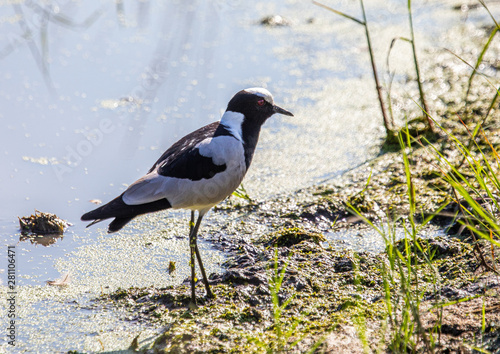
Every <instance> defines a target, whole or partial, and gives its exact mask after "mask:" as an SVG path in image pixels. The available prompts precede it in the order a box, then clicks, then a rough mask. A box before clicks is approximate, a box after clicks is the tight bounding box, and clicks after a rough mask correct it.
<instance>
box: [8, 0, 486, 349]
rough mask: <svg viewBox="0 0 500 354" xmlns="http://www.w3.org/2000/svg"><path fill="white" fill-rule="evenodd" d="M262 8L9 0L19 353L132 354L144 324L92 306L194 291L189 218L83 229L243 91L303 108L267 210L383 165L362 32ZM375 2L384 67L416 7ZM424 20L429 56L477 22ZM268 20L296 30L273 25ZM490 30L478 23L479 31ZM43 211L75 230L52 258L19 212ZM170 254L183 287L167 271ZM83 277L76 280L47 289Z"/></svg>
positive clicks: (261, 186) (285, 138)
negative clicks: (29, 237) (26, 234)
mask: <svg viewBox="0 0 500 354" xmlns="http://www.w3.org/2000/svg"><path fill="white" fill-rule="evenodd" d="M248 4H249V3H248V2H243V1H232V2H228V3H226V2H223V1H215V2H214V1H211V2H209V1H201V0H198V1H197V0H192V1H164V2H160V1H158V2H157V1H147V0H146V1H138V2H134V1H125V2H123V3H118V4H116V3H114V2H111V1H109V2H102V1H85V2H83V1H76V0H66V1H57V2H40V3H38V2H34V1H28V0H26V1H21V2H18V1H13V0H12V1H9V0H8V1H4V2H0V102H1V107H2V109H1V111H0V121H1V122H2V125H1V127H2V129H1V130H0V141H2V145H3V147H4V148H3V151H1V152H0V165H1V166H2V168H1V169H0V198H1V199H0V200H1V203H0V235H1V239H2V245H3V247H4V249H5V250H6V246H7V245H16V251H17V271H18V279H17V280H18V284H19V285H21V288H19V299H18V303H20V304H22V305H21V307H20V308H19V311H20V312H19V313H18V316H19V317H20V323H21V327H20V329H19V332H18V342H19V343H18V344H19V346H18V347H17V348H18V349H19V350H30V349H33V348H38V349H37V350H38V351H50V350H61V351H63V350H68V349H77V350H88V351H99V350H103V349H106V350H117V349H120V348H126V347H128V345H129V344H130V342H131V340H132V339H133V337H134V336H135V334H136V333H138V332H139V331H141V330H143V328H142V327H141V326H137V325H134V327H130V326H127V324H126V323H124V322H123V321H120V320H119V319H120V316H121V314H120V313H119V310H114V309H106V310H103V309H100V310H92V309H91V308H88V306H87V305H86V304H87V303H88V301H89V300H90V299H92V298H93V297H95V296H98V295H99V294H100V293H102V292H109V291H113V290H114V289H116V288H118V287H129V286H161V285H166V284H170V283H180V282H181V281H182V280H184V279H185V278H186V276H187V274H188V269H187V256H186V254H187V250H188V249H187V240H186V238H185V233H186V231H187V222H186V218H187V216H188V215H187V213H185V212H176V213H166V214H155V215H152V216H149V217H145V218H142V219H140V220H139V221H138V222H136V223H134V224H133V225H132V226H131V227H130V228H128V229H126V230H125V231H123V232H120V233H119V234H115V235H112V236H108V235H106V234H105V232H104V228H105V225H102V224H101V225H99V227H97V226H94V227H93V228H92V229H87V230H86V229H85V228H84V226H85V225H84V224H83V223H81V222H80V221H79V217H80V215H81V214H82V213H84V212H86V211H88V210H90V209H92V208H93V207H95V205H94V204H92V203H90V202H89V201H90V200H92V199H100V200H102V201H103V202H106V201H108V200H110V199H111V198H113V197H115V196H116V195H118V194H120V193H121V192H122V191H123V190H124V189H125V188H126V186H127V184H129V183H131V182H133V181H134V180H135V179H137V178H138V177H140V176H142V175H143V174H144V172H146V171H147V170H148V169H149V168H150V167H151V165H152V164H153V162H154V161H156V159H157V158H158V157H159V156H160V155H161V153H162V152H163V151H164V150H165V149H166V148H168V147H169V146H170V145H171V144H172V143H174V142H175V141H176V140H177V139H178V138H180V137H182V136H183V135H185V134H186V133H189V132H190V131H192V130H194V129H196V128H198V127H200V126H202V125H204V124H208V123H210V122H212V121H214V120H217V119H218V118H219V117H220V115H221V113H222V112H223V111H224V109H225V105H226V104H227V102H228V100H229V99H230V98H231V96H232V95H233V94H234V93H236V92H237V91H239V90H240V89H242V88H246V87H252V86H264V87H267V88H268V89H269V90H270V91H271V92H272V93H273V94H274V96H275V101H276V102H277V103H278V104H279V105H280V106H282V107H284V108H286V109H288V110H290V111H292V112H293V113H294V114H295V117H284V116H275V117H273V118H272V119H271V120H270V121H269V122H268V123H266V126H265V127H264V129H263V131H262V135H261V140H260V142H259V146H258V150H257V152H256V156H255V158H254V161H253V165H252V168H251V169H250V171H249V174H248V175H247V177H246V180H245V182H244V183H245V187H246V189H247V191H248V192H249V194H250V195H251V196H252V197H254V198H270V197H272V196H273V195H276V194H279V193H286V192H290V191H293V190H295V189H297V188H302V187H304V186H307V185H311V184H314V183H317V182H319V181H322V180H324V179H328V178H332V177H333V176H335V175H338V174H339V173H341V172H342V171H345V170H346V169H349V168H350V167H352V166H355V165H357V164H360V163H362V162H363V161H366V160H367V159H369V158H371V157H373V156H374V155H375V154H376V153H377V150H376V146H378V144H379V141H380V138H381V137H382V136H383V129H382V128H381V119H380V117H379V116H380V114H379V112H378V105H377V102H376V96H375V93H374V90H373V82H372V78H371V74H370V71H369V64H368V63H369V62H368V54H367V51H366V45H365V42H364V40H363V32H362V29H361V28H359V27H358V26H357V25H355V24H353V23H350V22H349V21H346V20H344V19H341V18H339V17H336V16H335V15H333V14H331V13H328V12H326V11H325V10H323V9H320V8H318V7H316V6H313V5H311V4H310V3H308V2H299V1H288V2H285V1H275V2H272V3H269V2H258V3H255V4H254V5H252V6H251V7H249V5H248ZM335 6H338V8H339V9H340V10H343V11H346V12H349V13H353V14H356V13H358V11H359V9H358V8H357V6H354V5H353V4H351V2H341V3H340V4H336V5H335ZM370 6H371V10H370V11H369V14H370V21H372V22H371V23H373V26H372V31H377V33H378V35H377V36H375V37H374V47H375V48H376V56H377V60H379V62H383V61H384V60H385V57H384V56H385V55H386V49H387V45H388V43H389V42H390V39H391V38H392V37H394V36H395V35H401V33H406V31H407V22H406V21H407V19H406V15H405V8H404V7H402V6H401V5H400V4H399V2H397V1H389V2H386V1H384V2H379V1H374V2H373V4H370ZM419 6H420V7H419ZM414 13H415V17H416V18H415V26H416V28H419V29H425V32H424V31H422V30H419V31H418V33H417V36H418V37H417V38H418V40H419V41H420V43H421V44H422V46H425V45H429V44H430V43H440V41H441V40H442V38H443V37H442V34H443V33H444V31H445V28H449V27H451V26H452V25H455V24H460V23H461V22H463V21H465V17H464V15H463V14H461V13H459V12H455V11H451V10H450V7H449V6H448V5H443V4H441V2H433V1H431V2H428V3H426V4H425V5H418V4H417V5H415V9H414ZM270 14H280V15H282V16H284V17H286V18H288V19H290V20H291V21H292V25H291V26H287V27H278V28H266V27H262V26H259V25H258V21H259V19H261V18H262V17H263V16H266V15H270ZM474 16H475V17H474ZM473 17H474V18H473ZM484 19H487V17H486V16H484V15H483V14H480V13H479V12H474V13H471V14H470V17H469V18H468V19H467V20H468V21H471V20H484ZM437 20H439V21H437ZM407 49H408V48H404V47H403V46H402V47H401V49H400V50H398V51H396V53H395V54H394V61H395V62H396V63H395V64H394V68H395V69H396V70H401V71H403V70H406V69H407V64H408V61H407V60H406V61H405V60H403V61H402V62H403V63H402V64H401V61H400V62H399V66H398V64H397V62H398V60H397V59H398V58H400V57H405V56H406V55H408V52H407ZM406 58H407V56H406ZM405 63H406V64H405ZM35 209H38V210H41V211H44V212H52V213H55V214H57V215H58V216H59V217H61V218H63V219H66V220H68V221H70V222H71V223H73V226H71V227H70V228H69V230H68V231H67V232H66V233H65V235H64V237H63V238H62V239H59V240H57V241H56V242H55V243H54V244H52V245H50V246H48V247H45V246H43V245H40V244H32V243H30V242H29V241H22V242H21V241H19V240H20V233H19V229H18V221H17V217H18V216H24V215H29V214H31V213H33V212H34V210H35ZM167 216H168V218H167ZM209 219H210V216H209V217H208V218H206V222H208V223H209V222H210V220H209ZM159 230H160V231H159ZM163 230H164V231H163ZM202 248H203V250H202V253H203V254H204V258H205V259H206V264H208V268H209V272H212V271H214V272H215V271H218V270H220V264H221V263H222V262H223V260H224V256H223V255H222V254H220V253H219V252H218V251H215V250H213V249H211V246H210V244H206V243H202ZM5 252H6V251H5ZM3 259H5V258H3ZM170 260H174V261H175V262H176V264H177V268H178V270H177V273H176V274H175V276H169V275H168V274H167V273H166V271H165V269H166V266H167V264H168V261H170ZM6 266H7V265H6V263H4V264H0V269H6ZM67 272H69V273H70V275H71V278H72V282H71V286H69V287H67V288H64V289H59V288H52V287H48V286H47V285H46V284H45V281H46V280H54V279H56V278H58V277H60V276H62V275H63V274H66V273H67ZM3 278H4V284H5V276H4V277H3ZM5 290H6V289H5V287H4V288H3V289H2V291H5ZM2 299H5V296H2ZM2 301H4V300H2ZM1 318H2V321H5V320H6V318H5V316H1ZM2 328H4V322H2ZM113 329H116V332H114V334H113ZM2 340H4V337H3V336H2ZM99 343H103V344H102V347H101V344H99ZM0 345H2V346H1V347H0V348H3V349H5V348H7V345H6V344H5V343H3V344H0ZM8 348H9V349H11V348H10V347H8Z"/></svg>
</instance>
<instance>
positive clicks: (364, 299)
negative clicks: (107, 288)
mask: <svg viewBox="0 0 500 354" xmlns="http://www.w3.org/2000/svg"><path fill="white" fill-rule="evenodd" d="M487 32H488V30H487V29H483V30H482V33H481V35H479V34H476V36H478V37H477V38H481V39H484V38H485V37H484V36H485V34H486V33H487ZM477 38H476V39H477ZM464 50H465V49H464ZM495 53H496V54H498V48H492V51H491V55H492V58H491V59H488V58H486V60H485V62H484V64H485V65H486V66H488V67H491V68H492V70H495V69H494V67H495V65H496V64H495V63H496V61H495V60H496V59H494V57H495V55H494V54H495ZM434 54H435V56H436V58H437V59H436V61H434V62H432V63H428V67H427V68H426V72H429V73H434V75H433V76H432V77H430V78H428V80H427V84H428V87H427V89H428V90H429V92H441V91H442V90H443V84H445V85H446V94H443V95H440V96H439V99H436V100H434V107H435V110H434V112H433V113H432V115H433V117H434V118H436V122H437V123H439V125H441V127H442V128H443V129H438V130H437V132H436V133H437V134H435V135H434V136H433V137H432V138H428V140H430V141H426V136H425V135H424V134H423V132H422V130H423V129H422V124H421V122H420V121H419V120H418V119H415V120H413V121H411V122H410V123H409V129H410V131H411V132H412V136H413V138H414V139H413V144H412V146H411V148H410V147H407V148H406V150H405V151H406V153H407V154H408V161H409V167H410V171H411V176H412V184H411V185H412V191H410V192H409V191H408V185H409V184H408V181H407V175H406V174H405V170H404V163H403V155H402V153H401V151H400V150H399V148H398V147H392V148H391V147H389V148H386V150H383V151H381V154H380V155H379V156H378V157H377V158H375V159H373V160H371V161H369V162H367V163H366V164H364V165H362V166H359V167H357V168H355V169H353V170H352V171H349V172H347V173H345V174H343V175H342V176H341V177H339V178H337V179H335V180H332V181H328V182H325V183H323V184H321V185H320V186H316V187H313V188H307V189H303V190H299V191H297V192H295V193H291V194H288V195H284V196H281V197H278V198H275V199H273V200H266V201H261V202H260V201H256V202H249V201H247V200H244V199H241V198H234V197H233V198H231V199H229V200H228V201H226V202H225V203H224V204H222V205H221V206H219V207H218V208H216V209H215V212H214V213H215V214H216V215H217V216H218V219H219V220H227V221H225V222H220V224H219V225H216V224H215V225H212V226H211V227H210V228H207V229H205V230H203V231H204V232H203V233H204V235H205V236H204V237H205V239H207V240H210V241H211V242H212V243H213V245H214V246H215V247H217V248H219V249H220V250H222V251H224V253H225V254H227V255H228V261H227V262H226V263H225V264H224V265H223V266H224V269H225V270H224V271H223V272H220V273H214V274H211V275H210V279H211V282H212V288H213V291H214V293H215V295H216V299H214V300H207V299H203V300H202V301H200V304H199V307H198V308H197V309H194V310H188V306H187V304H188V301H189V289H188V288H189V282H188V279H186V280H185V281H184V282H183V284H181V285H180V286H170V287H168V288H157V287H156V288H153V287H151V288H131V289H123V290H119V291H117V292H114V293H112V294H111V295H105V296H103V297H101V298H99V299H96V303H99V304H106V306H118V307H120V308H123V309H125V310H126V312H127V315H126V316H124V318H123V319H124V320H127V321H137V322H142V323H150V324H152V325H154V326H164V331H163V333H162V334H161V335H160V336H158V337H156V338H143V337H141V336H139V337H138V338H136V339H135V340H134V341H133V342H132V343H131V349H137V350H141V351H145V352H158V351H159V352H228V351H237V352H262V351H283V350H289V351H292V352H293V351H295V352H305V351H307V350H310V349H314V348H316V349H319V350H324V351H326V352H334V351H337V352H339V351H340V352H363V350H364V348H370V349H371V350H374V351H375V350H377V348H379V349H380V350H381V351H384V350H386V349H387V347H388V345H389V344H390V343H388V340H389V338H388V336H389V334H388V333H389V332H390V331H388V328H389V327H391V325H392V324H390V321H389V320H388V315H387V313H388V309H387V302H386V301H384V300H385V296H386V288H387V268H386V267H387V264H388V262H389V261H388V259H387V256H386V253H384V252H379V253H376V252H372V253H370V252H362V251H355V250H346V249H342V244H338V243H336V242H334V241H332V240H331V239H329V238H328V235H329V234H331V233H334V232H336V231H342V232H347V231H354V234H356V235H357V237H359V238H363V236H364V235H365V234H366V233H367V232H369V231H370V230H372V229H371V228H370V227H369V226H367V225H366V224H363V223H361V220H360V217H359V216H356V215H355V214H353V213H352V212H351V211H350V208H351V207H355V208H356V209H358V210H359V211H360V212H361V213H362V214H363V215H364V216H365V217H366V218H367V219H368V220H370V221H372V222H374V223H375V224H376V225H379V226H380V225H383V224H384V223H387V220H390V221H391V222H394V223H396V225H397V226H398V227H400V228H403V227H404V225H408V216H409V213H410V210H411V209H410V203H409V197H408V196H409V195H412V196H413V198H414V200H415V209H416V211H417V212H416V213H415V215H414V217H415V218H416V219H417V221H422V220H425V219H426V218H427V217H428V216H430V215H433V214H434V213H435V212H436V211H437V210H439V208H440V207H441V206H443V205H445V204H446V205H447V206H446V207H445V209H443V210H442V211H441V212H440V213H439V214H438V215H436V216H435V217H434V218H433V219H432V222H431V223H429V224H428V225H427V226H426V227H425V228H423V229H422V230H420V231H419V234H418V239H417V242H418V244H419V247H420V248H421V250H420V252H421V253H419V252H414V251H412V252H414V253H412V254H409V258H408V259H410V263H411V266H412V267H413V271H414V272H415V274H417V275H418V284H419V288H418V289H416V290H414V292H415V296H420V297H421V302H420V303H419V308H418V311H419V313H420V316H419V318H420V323H419V324H418V326H421V327H422V328H423V329H424V330H426V331H427V332H428V333H430V332H432V331H433V329H434V328H438V329H437V330H436V331H435V332H433V335H434V337H432V340H433V341H434V343H435V344H434V348H435V351H436V352H472V351H473V350H474V348H481V349H482V350H488V351H491V352H497V351H498V347H499V345H500V332H499V331H498V323H499V321H500V315H499V313H500V312H499V311H498V308H499V307H498V306H499V304H500V297H499V295H498V294H499V287H500V280H499V277H498V275H497V273H496V271H495V270H496V269H500V268H499V265H498V264H496V263H497V262H496V259H497V256H498V255H497V253H498V249H495V248H493V249H492V248H491V247H490V244H488V243H487V242H483V241H474V239H473V238H472V237H471V234H470V233H468V232H466V231H464V228H463V227H461V224H460V223H458V222H457V216H458V218H459V217H460V215H459V211H460V210H459V207H460V205H459V204H458V200H457V197H456V195H455V194H454V193H453V191H452V188H451V187H450V186H449V185H448V184H447V183H446V182H445V181H444V180H443V178H442V176H443V174H442V171H441V170H440V168H439V166H438V164H437V163H436V156H435V155H433V154H432V149H429V147H430V145H429V144H430V143H432V144H433V146H436V147H437V149H438V151H439V152H440V153H441V154H443V156H446V158H448V159H449V160H450V161H452V162H453V163H456V164H458V162H459V161H460V159H461V156H460V154H459V153H458V152H457V149H456V142H454V140H453V139H452V138H450V136H449V135H447V134H446V132H452V133H453V135H454V136H455V137H456V138H457V139H459V141H461V142H462V143H464V144H467V142H468V137H469V130H471V129H474V127H475V125H476V124H477V123H478V122H480V121H481V120H482V119H483V118H484V116H485V114H486V111H487V110H488V106H489V103H490V101H491V98H492V97H491V95H488V94H486V93H487V92H488V93H491V90H490V91H488V88H487V87H488V84H487V83H484V82H477V83H476V84H475V85H474V86H472V88H471V94H470V96H469V97H470V100H471V102H470V104H469V105H468V107H467V108H465V107H464V105H463V100H462V97H463V94H464V92H465V91H466V90H467V86H468V76H467V75H465V74H464V71H463V68H460V67H458V66H457V64H456V63H455V62H453V61H450V60H449V57H448V56H447V55H446V52H445V51H443V52H434ZM458 54H460V53H458ZM399 84H400V85H401V87H403V86H404V83H402V82H401V83H399ZM396 86H397V85H396ZM396 92H398V91H396ZM406 94H408V95H411V94H412V91H411V86H410V88H409V91H408V90H406ZM394 99H395V100H396V101H400V102H403V101H404V100H408V97H406V96H404V95H398V94H397V93H395V94H394ZM438 101H439V102H440V103H439V102H438ZM411 114H413V115H416V117H415V118H418V114H416V113H415V112H412V113H411ZM499 123H500V117H499V115H498V113H496V112H495V111H494V112H492V113H491V114H490V115H489V116H488V120H487V123H486V124H484V125H483V127H484V128H485V130H486V134H485V136H479V137H478V139H477V141H476V142H477V146H478V147H483V148H488V147H489V146H490V144H491V146H492V147H494V148H497V147H498V127H499V126H500V124H499ZM486 136H487V137H489V138H490V139H488V140H486V138H485V137H486ZM474 153H477V151H476V152H474ZM488 156H489V155H488ZM490 157H491V159H492V161H494V156H490ZM469 177H471V178H472V176H469ZM471 180H472V179H471ZM494 213H496V214H498V211H494ZM405 223H406V224H405ZM436 229H438V230H440V231H441V233H442V236H440V237H433V238H427V236H428V235H429V233H431V232H432V231H433V230H436ZM403 234H404V231H403ZM186 242H187V240H186ZM414 245H415V240H411V242H410V243H409V244H405V243H403V242H399V243H396V244H395V245H394V247H395V248H396V249H397V250H398V251H399V252H400V254H401V255H405V254H407V253H408V250H415V248H414ZM429 254H431V255H432V257H431V258H430V259H429V258H426V256H425V255H429ZM481 255H483V256H484V255H488V257H486V259H484V257H483V258H481ZM281 277H282V278H281ZM396 283H397V281H396ZM278 285H279V286H278ZM197 291H198V293H197V295H198V296H199V297H200V298H202V297H203V296H204V292H203V286H202V284H201V283H200V284H198V287H197ZM273 294H276V296H273ZM273 300H274V301H273ZM443 304H446V306H444V305H443ZM397 311H398V309H396V310H395V312H397ZM436 324H438V327H435V326H436ZM416 325H417V324H416ZM426 340H430V339H429V338H427V339H426ZM399 349H400V350H403V349H404V350H415V351H423V350H424V349H423V344H422V343H416V344H415V345H414V346H413V347H411V348H399Z"/></svg>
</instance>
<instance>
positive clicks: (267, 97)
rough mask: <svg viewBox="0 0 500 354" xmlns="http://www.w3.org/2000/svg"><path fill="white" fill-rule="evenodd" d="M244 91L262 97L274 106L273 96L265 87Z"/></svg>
mask: <svg viewBox="0 0 500 354" xmlns="http://www.w3.org/2000/svg"><path fill="white" fill-rule="evenodd" d="M243 91H245V92H248V93H251V94H253V95H257V96H260V97H262V98H264V99H265V100H266V101H267V102H269V103H270V104H274V99H273V95H271V92H269V91H268V90H266V89H265V88H263V87H250V88H247V89H244V90H243Z"/></svg>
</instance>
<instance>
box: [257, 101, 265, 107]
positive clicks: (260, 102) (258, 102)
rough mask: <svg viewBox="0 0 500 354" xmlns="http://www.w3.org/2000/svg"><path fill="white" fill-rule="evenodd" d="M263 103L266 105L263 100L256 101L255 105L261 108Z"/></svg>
mask: <svg viewBox="0 0 500 354" xmlns="http://www.w3.org/2000/svg"><path fill="white" fill-rule="evenodd" d="M265 103H266V101H265V100H258V101H257V104H258V105H259V106H263V105H264V104H265Z"/></svg>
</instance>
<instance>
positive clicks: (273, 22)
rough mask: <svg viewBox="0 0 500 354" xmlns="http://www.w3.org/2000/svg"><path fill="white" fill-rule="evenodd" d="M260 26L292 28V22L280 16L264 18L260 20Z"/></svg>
mask: <svg viewBox="0 0 500 354" xmlns="http://www.w3.org/2000/svg"><path fill="white" fill-rule="evenodd" d="M260 24H261V25H262V26H268V27H281V26H290V25H291V22H290V21H289V20H287V19H285V18H283V17H281V16H280V15H270V16H266V17H264V18H262V19H261V20H260Z"/></svg>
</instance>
